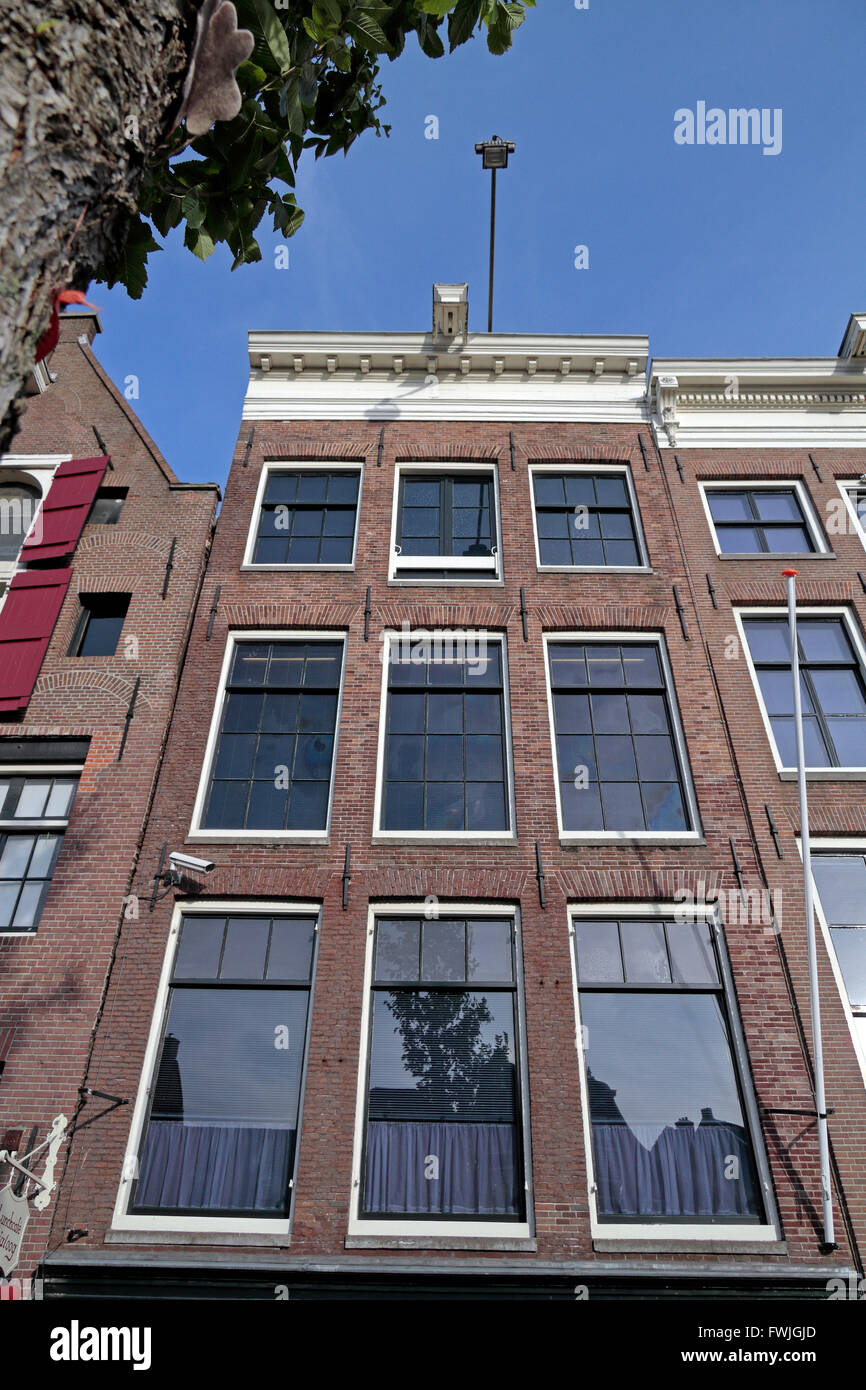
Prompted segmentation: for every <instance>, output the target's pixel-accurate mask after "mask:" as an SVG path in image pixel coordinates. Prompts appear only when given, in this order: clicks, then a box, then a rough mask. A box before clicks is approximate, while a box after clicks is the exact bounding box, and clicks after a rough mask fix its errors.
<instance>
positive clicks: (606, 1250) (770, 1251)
mask: <svg viewBox="0 0 866 1390" xmlns="http://www.w3.org/2000/svg"><path fill="white" fill-rule="evenodd" d="M592 1248H593V1250H594V1251H595V1252H596V1253H597V1254H599V1255H628V1254H635V1255H686V1254H706V1255H787V1253H788V1246H787V1242H786V1241H784V1240H777V1239H776V1238H775V1232H773V1238H772V1239H769V1240H747V1239H745V1238H743V1239H740V1238H739V1237H737V1238H736V1239H734V1240H708V1239H706V1238H704V1237H702V1236H701V1237H695V1238H694V1239H691V1240H682V1239H680V1240H678V1239H675V1238H673V1237H672V1238H671V1239H670V1240H667V1239H664V1238H659V1237H653V1238H652V1239H648V1240H638V1239H635V1238H634V1237H633V1236H629V1237H626V1238H624V1239H622V1240H611V1239H608V1238H607V1237H600V1236H593V1240H592Z"/></svg>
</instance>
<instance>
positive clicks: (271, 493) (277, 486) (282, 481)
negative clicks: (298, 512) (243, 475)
mask: <svg viewBox="0 0 866 1390" xmlns="http://www.w3.org/2000/svg"><path fill="white" fill-rule="evenodd" d="M297 486H298V475H297V473H271V474H270V475H269V477H268V481H267V485H266V487H265V497H264V500H265V501H266V502H273V503H278V502H280V503H286V502H294V500H295V492H296V490H297Z"/></svg>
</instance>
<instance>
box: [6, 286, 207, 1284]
mask: <svg viewBox="0 0 866 1390" xmlns="http://www.w3.org/2000/svg"><path fill="white" fill-rule="evenodd" d="M98 331H99V323H98V319H97V317H96V315H95V314H90V313H81V314H69V315H64V316H63V317H62V318H61V320H60V338H59V342H58V345H57V347H56V348H55V350H54V351H53V353H52V354H51V356H50V358H49V359H48V360H47V362H44V363H41V364H40V365H39V367H38V368H37V372H36V377H35V379H34V383H33V393H32V395H31V396H30V398H29V399H28V401H27V403H26V408H25V409H24V411H23V415H22V419H21V424H20V429H19V431H18V433H17V435H16V436H15V438H14V440H13V442H12V446H11V449H10V452H9V453H8V454H6V455H4V456H3V458H2V459H0V498H2V505H3V507H4V511H3V527H2V537H0V541H2V547H3V549H2V562H0V580H2V585H0V587H2V589H3V590H4V591H5V592H4V593H3V595H2V597H0V709H2V711H3V713H2V714H0V721H2V722H0V798H2V805H0V817H2V826H0V843H2V846H3V849H2V852H0V883H2V888H0V1045H2V1046H0V1051H2V1058H0V1061H2V1077H0V1148H6V1149H8V1150H10V1151H12V1152H17V1153H18V1154H19V1155H24V1154H25V1153H27V1152H29V1151H30V1149H31V1148H32V1147H33V1146H34V1144H35V1145H39V1146H41V1145H43V1144H44V1141H45V1140H46V1138H47V1136H48V1132H49V1127H50V1125H51V1122H52V1120H53V1119H54V1117H55V1116H57V1115H58V1114H62V1115H65V1116H66V1118H67V1120H68V1122H69V1125H70V1126H71V1125H72V1124H73V1123H82V1122H84V1121H90V1120H91V1119H93V1117H94V1115H96V1114H98V1112H99V1111H100V1109H103V1108H105V1106H106V1104H109V1105H110V1102H105V1101H100V1100H99V1099H96V1098H93V1097H87V1096H85V1095H84V1094H83V1093H82V1092H81V1091H80V1089H79V1088H81V1087H82V1086H83V1084H84V1080H85V1074H86V1072H87V1070H88V1066H90V1078H91V1079H90V1085H91V1087H93V1088H95V1089H105V1088H102V1087H100V1083H99V1080H98V1076H99V1072H100V1065H99V1056H98V1052H97V1053H96V1054H92V1052H91V1049H92V1046H93V1041H94V1032H95V1028H96V1023H97V1020H98V1018H99V1016H100V1012H101V1009H102V1006H103V1002H104V991H105V986H106V980H107V977H108V972H109V967H110V965H111V963H112V961H113V960H115V948H116V945H117V938H118V930H119V924H120V921H121V918H122V917H123V916H124V914H125V915H126V917H127V919H128V924H129V925H130V926H132V925H134V924H135V921H136V918H137V907H136V904H135V902H134V899H131V898H129V897H128V895H129V894H130V893H131V891H132V876H133V873H134V870H135V865H136V859H137V855H138V852H139V848H140V845H141V838H142V834H143V829H144V823H145V819H146V816H147V811H148V807H149V804H150V799H151V795H152V792H153V787H154V783H155V778H156V771H157V767H158V765H159V760H160V756H161V753H162V749H163V745H164V741H165V737H166V733H167V729H168V723H169V718H170V715H171V711H172V706H173V704H174V699H175V695H176V691H177V680H178V675H179V672H180V668H181V664H182V661H183V657H184V652H185V647H186V642H187V637H188V631H189V626H190V622H191V618H192V613H193V609H194V604H195V601H196V597H197V595H198V590H199V586H200V584H201V582H202V577H203V573H204V566H205V559H206V555H207V551H208V547H209V544H210V539H211V534H212V527H213V521H214V516H215V511H216V503H217V500H218V496H219V494H218V490H217V488H216V486H215V484H205V485H199V484H184V483H181V482H180V481H179V480H178V479H177V477H176V476H175V474H174V473H173V471H172V470H171V468H170V467H169V465H168V464H167V463H166V461H165V459H164V458H163V456H162V454H161V453H160V452H159V450H158V449H157V447H156V446H155V444H154V443H153V441H152V440H151V439H150V438H149V436H148V435H147V433H146V432H145V430H144V429H143V427H142V425H141V423H140V421H139V420H138V419H137V418H136V416H135V414H134V413H133V411H132V410H131V408H130V407H129V405H128V403H127V401H126V400H125V399H124V397H123V396H122V394H121V393H120V392H119V391H118V390H117V388H116V387H115V386H114V385H113V383H112V382H111V381H110V380H109V378H108V377H107V376H106V374H105V372H104V371H103V369H102V367H101V366H100V365H99V362H98V360H97V358H96V356H95V355H94V352H93V350H92V347H91V344H92V341H93V338H94V335H95V334H96V333H97V332H98ZM31 522H32V531H31V534H30V536H29V537H28V538H27V541H26V543H24V544H23V548H22V543H23V542H24V541H25V535H26V533H27V532H28V528H29V527H30V524H31ZM52 585H53V586H54V590H53V597H52V599H51V606H50V607H49V608H48V609H46V608H45V607H44V606H43V607H41V608H40V606H39V602H40V597H39V596H40V595H43V594H45V593H46V592H49V586H52ZM34 595H35V596H36V597H35V600H34ZM121 610H122V611H121ZM116 964H117V970H118V977H122V974H123V962H122V955H121V957H118V958H117V960H116ZM109 1026H110V1025H109ZM107 1089H108V1090H109V1091H110V1090H111V1088H110V1087H108V1088H107ZM99 1123H100V1121H98V1120H96V1122H95V1127H98V1124H99ZM65 1156H66V1149H65V1147H61V1149H60V1153H59V1156H58V1163H57V1167H56V1170H55V1173H56V1175H57V1176H59V1174H60V1172H61V1170H62V1167H63V1164H64V1162H65ZM46 1157H47V1153H46V1150H45V1149H44V1148H42V1149H41V1151H40V1152H37V1153H36V1154H35V1155H34V1157H33V1159H32V1161H31V1160H28V1163H27V1166H28V1167H31V1168H32V1170H34V1171H35V1172H36V1173H37V1174H41V1173H42V1170H43V1168H44V1166H45V1160H46ZM3 1167H4V1169H5V1173H4V1176H3V1182H4V1185H5V1182H6V1178H7V1177H8V1178H12V1179H13V1181H14V1182H15V1184H16V1186H17V1185H18V1175H17V1174H14V1173H12V1172H11V1170H9V1169H7V1168H6V1165H3ZM20 1182H21V1186H22V1188H23V1187H24V1186H25V1184H24V1182H23V1179H21V1180H20ZM29 1195H30V1197H31V1199H32V1198H34V1197H35V1196H36V1189H34V1188H32V1187H31V1188H30V1190H29ZM56 1200H57V1194H56V1193H55V1194H54V1197H53V1198H52V1200H51V1204H50V1205H49V1206H48V1207H47V1209H42V1210H39V1209H37V1207H36V1206H34V1203H33V1201H32V1200H31V1202H30V1219H29V1224H28V1225H27V1228H26V1232H25V1235H24V1244H23V1247H22V1251H21V1258H20V1261H19V1263H18V1266H17V1268H16V1269H15V1270H14V1277H15V1278H20V1277H29V1276H30V1275H32V1273H33V1271H34V1269H35V1267H36V1266H37V1264H38V1263H39V1261H40V1260H41V1258H42V1256H43V1254H44V1252H45V1248H46V1242H47V1240H48V1235H49V1230H50V1226H51V1222H52V1220H53V1219H54V1215H55V1211H54V1203H55V1202H56Z"/></svg>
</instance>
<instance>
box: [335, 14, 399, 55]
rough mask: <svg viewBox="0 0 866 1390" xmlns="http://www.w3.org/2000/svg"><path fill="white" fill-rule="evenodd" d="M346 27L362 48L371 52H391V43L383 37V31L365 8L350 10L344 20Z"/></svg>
mask: <svg viewBox="0 0 866 1390" xmlns="http://www.w3.org/2000/svg"><path fill="white" fill-rule="evenodd" d="M346 29H347V30H348V32H349V33H350V34H351V36H352V38H353V39H354V40H355V42H356V43H359V44H360V45H361V47H362V48H367V49H369V50H370V52H372V53H390V52H391V45H390V43H389V42H388V40H387V39H386V37H385V31H384V30H383V29H382V28H381V27H380V26H379V23H378V21H377V20H375V19H374V18H373V16H372V15H371V14H370V13H368V12H367V11H366V10H352V12H351V15H350V17H349V19H348V20H347V22H346Z"/></svg>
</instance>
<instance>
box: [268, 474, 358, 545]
mask: <svg viewBox="0 0 866 1390" xmlns="http://www.w3.org/2000/svg"><path fill="white" fill-rule="evenodd" d="M360 479H361V475H360V473H359V472H357V471H355V470H345V471H344V470H341V471H339V472H334V473H329V472H327V471H326V470H324V469H316V470H315V471H312V470H310V471H309V472H306V473H305V472H303V471H302V470H297V471H295V470H292V471H285V472H284V471H282V470H281V471H280V472H279V473H274V472H272V473H270V474H269V475H268V480H267V483H266V484H265V494H264V498H263V500H262V509H261V513H260V515H259V529H258V534H257V536H256V544H255V549H254V551H253V564H255V565H350V564H351V563H352V552H353V548H354V541H355V520H356V514H357V508H358V486H359V483H360Z"/></svg>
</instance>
